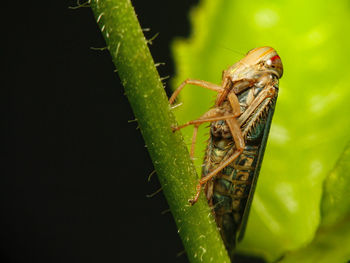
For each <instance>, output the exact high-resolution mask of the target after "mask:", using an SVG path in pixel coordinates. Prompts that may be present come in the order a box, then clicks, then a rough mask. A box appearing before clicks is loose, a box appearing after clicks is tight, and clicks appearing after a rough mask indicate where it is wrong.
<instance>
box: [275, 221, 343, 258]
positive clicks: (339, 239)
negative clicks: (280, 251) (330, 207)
mask: <svg viewBox="0 0 350 263" xmlns="http://www.w3.org/2000/svg"><path fill="white" fill-rule="evenodd" d="M349 260H350V222H349V221H347V222H343V223H342V224H340V225H337V226H335V227H331V228H327V229H321V230H319V231H317V234H316V238H315V239H314V240H313V241H312V242H311V243H310V245H308V246H307V247H305V248H302V249H299V250H298V251H297V252H294V253H290V254H287V255H286V256H285V258H283V259H282V260H281V261H278V262H279V263H299V262H302V263H315V262H317V263H329V262H335V263H338V262H339V263H345V262H348V261H349Z"/></svg>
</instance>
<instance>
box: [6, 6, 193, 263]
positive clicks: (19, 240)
mask: <svg viewBox="0 0 350 263" xmlns="http://www.w3.org/2000/svg"><path fill="white" fill-rule="evenodd" d="M6 2H10V1H6ZM132 2H133V4H134V6H135V9H136V13H137V14H138V18H139V20H140V23H141V26H142V27H143V28H150V29H151V31H150V32H146V33H145V34H146V37H147V38H151V37H152V36H153V35H154V34H156V33H157V32H159V33H160V35H159V36H158V37H157V39H156V40H155V41H153V45H152V46H150V49H151V52H152V54H153V57H154V60H155V61H156V62H165V63H166V64H165V66H161V67H160V68H159V72H160V75H161V76H166V75H170V76H173V75H174V69H173V68H174V66H173V61H172V58H171V52H170V48H169V44H170V42H171V41H172V39H173V38H174V37H176V36H186V35H188V34H189V28H190V27H189V21H188V17H187V13H188V11H189V9H190V7H191V6H192V5H193V4H194V3H195V2H197V1H194V0H192V1H189V0H183V1H164V0H147V1H145V0H138V1H136V0H134V1H132ZM3 4H4V5H3V6H2V11H3V12H2V13H3V15H5V17H3V18H5V19H4V23H3V28H4V29H5V31H4V32H3V36H5V37H4V40H3V41H5V42H4V43H5V47H4V48H2V51H1V53H2V58H5V63H4V60H3V65H4V66H5V71H4V72H5V79H6V80H8V81H6V82H7V84H6V87H3V88H5V89H4V90H6V91H3V92H5V95H9V96H8V98H9V100H8V102H9V103H8V104H7V105H6V106H5V107H4V109H5V110H6V111H8V113H9V115H8V116H9V117H10V118H9V120H8V121H5V125H6V126H7V127H8V128H9V133H8V134H7V135H6V136H5V138H9V140H7V139H5V140H4V141H7V142H9V144H8V146H9V147H8V151H7V150H6V148H3V151H5V153H6V154H7V156H9V157H10V158H9V162H7V161H6V162H5V165H6V166H7V167H8V168H9V169H8V171H7V172H6V173H5V174H3V175H2V178H3V180H4V181H3V183H2V191H1V192H2V198H1V202H2V204H1V208H2V209H1V210H2V214H1V228H2V229H1V234H0V238H1V259H2V262H187V258H186V255H182V256H177V254H178V253H181V252H182V251H183V247H182V244H181V240H180V238H179V236H178V234H177V230H176V226H175V224H174V222H173V219H172V217H171V214H170V213H166V214H164V215H162V214H161V212H162V211H164V210H166V209H168V206H167V204H166V201H165V198H164V196H163V194H162V193H160V194H158V195H156V196H155V197H153V198H147V197H146V195H147V194H150V193H152V192H154V191H156V190H157V189H158V188H159V187H160V186H159V183H158V180H157V177H156V176H154V177H153V178H152V180H151V182H150V183H148V182H147V177H148V175H149V174H150V173H151V172H152V171H153V166H152V163H151V161H150V157H149V155H148V152H147V149H146V148H145V147H144V142H143V139H142V137H141V134H140V131H139V130H137V129H136V128H137V123H135V122H133V123H128V121H129V120H132V119H134V116H133V113H132V111H131V108H130V106H129V104H128V101H127V98H126V97H125V95H124V91H123V88H122V86H121V84H120V80H119V78H118V76H117V74H116V73H115V72H114V66H113V64H112V62H111V58H110V56H109V54H108V52H107V51H95V50H92V49H91V48H90V47H104V46H105V43H104V40H103V38H102V35H101V34H100V32H99V29H98V27H97V25H96V22H95V19H94V17H93V15H92V12H91V10H90V9H89V8H80V9H77V10H71V9H69V8H68V7H69V6H74V5H76V2H75V1H45V2H38V1H28V2H21V3H20V2H16V3H12V4H11V5H13V6H9V3H3ZM4 86H5V85H4ZM6 92H8V93H6Z"/></svg>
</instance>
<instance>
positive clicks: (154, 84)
mask: <svg viewBox="0 0 350 263" xmlns="http://www.w3.org/2000/svg"><path fill="white" fill-rule="evenodd" d="M91 8H92V10H93V12H94V15H95V17H96V20H97V22H98V25H99V27H100V29H101V31H102V33H103V36H104V38H105V40H106V43H107V47H108V49H109V52H110V54H111V56H112V58H113V62H114V64H115V66H116V68H117V70H118V74H119V76H120V79H121V80H122V83H123V85H124V88H125V92H126V95H127V97H128V100H129V102H130V104H131V107H132V109H133V112H134V114H135V117H136V119H137V120H138V123H139V127H140V129H141V132H142V135H143V138H144V140H145V142H146V145H147V149H148V151H149V153H150V155H151V158H152V160H153V164H154V166H155V169H156V171H157V174H158V178H159V181H160V183H161V185H162V188H163V191H164V195H165V197H166V199H167V201H168V204H169V206H170V209H171V212H172V214H173V216H174V219H175V222H176V224H177V227H178V232H179V234H180V236H181V239H182V241H183V244H184V246H185V249H186V252H187V255H188V258H189V260H190V262H227V263H228V262H230V261H229V259H228V256H227V253H226V250H225V248H224V245H223V243H222V241H221V238H220V235H219V233H218V231H217V228H216V225H215V222H214V220H213V217H212V215H211V212H210V209H209V207H208V204H207V202H206V200H205V198H204V197H203V196H201V198H200V200H199V201H198V203H197V204H196V205H194V206H193V207H191V206H189V203H188V199H190V198H191V197H192V196H193V195H194V193H195V186H196V183H197V179H196V178H197V176H196V172H195V169H194V166H193V164H192V162H191V160H190V157H189V154H188V151H187V148H186V146H185V144H184V142H183V139H182V137H181V135H180V133H179V132H176V133H173V132H172V129H171V127H172V126H175V125H176V122H175V118H174V116H173V114H172V113H171V109H170V107H169V103H168V100H167V97H166V94H165V92H164V89H163V86H162V83H161V81H160V77H159V75H158V72H157V70H156V68H155V66H154V62H153V59H152V56H151V54H150V51H149V49H148V47H147V42H146V40H145V38H144V36H143V33H142V30H141V27H140V25H139V23H138V20H137V18H136V15H135V12H134V9H133V7H132V5H131V3H130V0H109V1H107V0H91ZM139 176H141V178H140V180H142V176H144V175H139Z"/></svg>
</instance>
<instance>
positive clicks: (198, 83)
mask: <svg viewBox="0 0 350 263" xmlns="http://www.w3.org/2000/svg"><path fill="white" fill-rule="evenodd" d="M187 84H191V85H196V86H200V87H203V88H206V89H210V90H213V91H216V92H219V93H220V92H223V91H224V89H223V88H222V87H221V86H219V85H216V84H213V83H210V82H207V81H204V80H196V79H186V80H185V81H184V82H182V83H181V85H180V86H179V87H178V88H177V89H176V90H175V91H174V93H173V95H171V97H170V99H169V103H170V104H173V102H174V100H175V99H176V97H177V95H179V93H180V91H181V90H182V89H183V88H184V87H185V86H186V85H187Z"/></svg>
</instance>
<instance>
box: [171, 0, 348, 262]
mask: <svg viewBox="0 0 350 263" xmlns="http://www.w3.org/2000/svg"><path fill="white" fill-rule="evenodd" d="M349 11H350V10H349V5H348V1H346V0H340V1H337V2H336V3H330V2H328V1H326V0H321V1H315V0H312V1H301V0H297V1H272V0H270V1H267V0H262V1H233V0H217V1H209V0H205V1H202V2H201V4H200V5H199V6H198V7H197V8H196V9H194V10H192V12H191V20H192V25H193V28H192V36H191V38H190V39H188V40H177V41H175V43H174V46H173V47H174V54H175V60H176V65H177V76H176V78H175V79H174V80H173V86H174V87H176V86H178V85H179V84H180V83H181V82H182V81H183V80H185V79H186V78H195V79H203V80H206V81H211V82H214V83H220V81H221V73H222V70H224V69H225V68H227V67H228V66H230V65H232V64H233V63H234V62H236V61H237V60H239V59H240V58H242V57H243V56H244V54H245V53H246V52H247V51H249V50H250V49H252V48H255V47H258V46H272V47H274V48H275V49H276V50H277V52H278V53H279V55H280V56H281V58H282V61H283V64H284V76H283V78H282V79H281V82H280V93H279V98H278V101H277V107H276V111H275V116H274V120H273V122H272V127H271V133H270V138H269V141H268V145H267V148H266V153H265V157H264V162H263V165H262V169H261V173H260V177H259V182H258V186H257V190H256V193H255V197H254V201H253V206H252V211H251V214H250V218H249V222H248V227H247V231H246V235H245V238H244V240H243V241H242V243H240V244H239V246H238V250H240V251H241V252H244V253H250V254H251V253H256V254H260V255H263V256H264V257H265V258H266V259H267V260H269V261H272V260H275V259H277V258H279V257H280V256H281V255H283V254H284V253H285V252H286V251H291V250H294V249H297V248H299V247H302V246H304V245H306V244H307V243H309V242H310V241H311V240H313V238H314V234H315V231H316V229H317V228H318V225H319V223H320V200H321V194H322V185H323V181H324V179H325V176H326V175H327V172H328V171H330V170H331V169H332V167H334V165H335V162H336V160H337V159H338V157H339V155H340V154H341V151H342V149H343V148H344V146H345V143H346V141H348V139H349V134H350V118H349V115H350V106H349V103H348V102H349V100H350V88H349V86H350V74H349V73H348V72H349V71H350V63H349V57H350V49H349V48H348V47H349V46H350V35H348V34H347V33H346V31H345V29H348V28H350V16H349ZM238 53H239V54H238ZM181 95H182V96H181V97H180V100H179V101H181V102H182V103H183V105H182V106H181V107H179V108H178V109H177V111H176V113H177V119H178V121H179V123H184V122H186V121H188V120H190V119H196V118H198V117H199V116H200V115H201V114H203V113H204V112H205V111H206V110H208V109H209V108H210V106H212V105H213V102H214V97H213V96H214V95H215V94H214V93H212V92H210V91H207V90H203V89H201V88H199V87H194V86H192V87H187V88H185V89H184V91H183V92H182V93H181ZM207 132H208V130H207V129H204V128H203V129H202V130H201V131H200V134H199V138H198V144H197V146H196V157H197V160H196V161H195V165H196V167H197V169H198V170H199V171H200V166H201V163H202V159H203V151H204V149H205V146H206V145H205V142H206V140H207V138H208V135H205V133H207ZM183 134H184V136H185V139H186V138H187V142H188V145H190V142H191V134H192V128H186V129H184V130H183ZM327 209H329V208H327ZM327 209H326V210H327Z"/></svg>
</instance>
